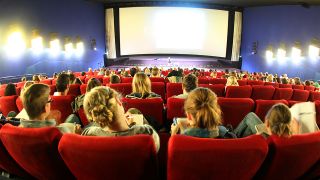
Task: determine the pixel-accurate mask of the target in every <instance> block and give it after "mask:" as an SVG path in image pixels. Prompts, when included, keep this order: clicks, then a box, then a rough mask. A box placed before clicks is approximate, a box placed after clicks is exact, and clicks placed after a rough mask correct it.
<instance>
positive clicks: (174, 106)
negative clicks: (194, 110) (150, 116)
mask: <svg viewBox="0 0 320 180" xmlns="http://www.w3.org/2000/svg"><path fill="white" fill-rule="evenodd" d="M184 101H185V99H181V98H174V97H170V98H168V99H167V120H168V121H169V122H172V120H173V118H174V117H185V116H186V115H185V113H184V109H183V106H184Z"/></svg>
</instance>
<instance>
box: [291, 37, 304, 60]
mask: <svg viewBox="0 0 320 180" xmlns="http://www.w3.org/2000/svg"><path fill="white" fill-rule="evenodd" d="M301 53H302V50H301V44H300V42H295V43H294V46H293V47H292V48H291V58H292V60H293V62H294V63H299V62H300V60H301Z"/></svg>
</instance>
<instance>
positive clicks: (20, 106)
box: [16, 96, 23, 112]
mask: <svg viewBox="0 0 320 180" xmlns="http://www.w3.org/2000/svg"><path fill="white" fill-rule="evenodd" d="M16 105H17V108H18V111H19V112H20V111H22V109H23V103H22V99H21V97H20V96H19V97H17V99H16Z"/></svg>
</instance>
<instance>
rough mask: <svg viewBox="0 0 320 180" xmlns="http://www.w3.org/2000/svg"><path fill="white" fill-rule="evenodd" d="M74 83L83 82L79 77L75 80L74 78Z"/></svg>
mask: <svg viewBox="0 0 320 180" xmlns="http://www.w3.org/2000/svg"><path fill="white" fill-rule="evenodd" d="M74 84H80V85H81V84H83V82H82V81H81V79H79V78H76V79H75V80H74Z"/></svg>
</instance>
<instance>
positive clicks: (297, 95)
mask: <svg viewBox="0 0 320 180" xmlns="http://www.w3.org/2000/svg"><path fill="white" fill-rule="evenodd" d="M308 98H309V91H307V90H300V89H293V95H292V97H291V100H293V101H301V102H306V101H308Z"/></svg>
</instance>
